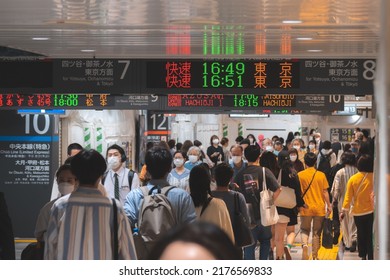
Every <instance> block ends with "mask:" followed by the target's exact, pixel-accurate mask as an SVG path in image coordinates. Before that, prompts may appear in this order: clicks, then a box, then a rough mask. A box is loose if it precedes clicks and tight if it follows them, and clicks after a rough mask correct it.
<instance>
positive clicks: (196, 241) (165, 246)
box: [148, 221, 241, 260]
mask: <svg viewBox="0 0 390 280" xmlns="http://www.w3.org/2000/svg"><path fill="white" fill-rule="evenodd" d="M240 250H241V249H240V248H237V247H236V246H235V245H234V244H233V242H232V241H231V240H230V238H229V237H228V235H227V234H226V233H225V232H224V231H223V230H222V229H221V228H220V227H218V226H217V225H214V224H211V223H207V222H202V221H198V222H194V223H190V224H183V225H180V226H179V227H176V228H174V229H172V230H171V231H169V232H168V233H167V234H166V235H164V236H163V237H162V238H161V239H160V240H159V242H157V243H156V245H155V246H154V247H153V249H152V250H151V252H150V254H149V256H148V259H149V260H238V259H240V258H241V252H240Z"/></svg>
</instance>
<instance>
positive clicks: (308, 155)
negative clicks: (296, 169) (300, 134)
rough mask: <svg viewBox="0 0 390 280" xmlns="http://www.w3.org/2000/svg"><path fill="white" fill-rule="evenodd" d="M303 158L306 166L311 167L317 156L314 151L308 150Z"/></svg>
mask: <svg viewBox="0 0 390 280" xmlns="http://www.w3.org/2000/svg"><path fill="white" fill-rule="evenodd" d="M303 160H304V161H305V164H306V165H307V166H308V167H313V166H314V165H315V164H316V162H317V156H316V154H315V153H312V152H308V153H306V154H305V157H304V158H303Z"/></svg>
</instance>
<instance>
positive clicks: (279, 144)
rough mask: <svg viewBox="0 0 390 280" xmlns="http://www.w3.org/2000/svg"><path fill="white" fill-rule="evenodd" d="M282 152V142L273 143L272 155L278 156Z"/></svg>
mask: <svg viewBox="0 0 390 280" xmlns="http://www.w3.org/2000/svg"><path fill="white" fill-rule="evenodd" d="M282 150H283V144H282V142H280V141H279V140H276V141H275V143H274V151H273V153H274V155H275V156H278V155H279V153H280V152H281V151H282Z"/></svg>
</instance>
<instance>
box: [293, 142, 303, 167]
mask: <svg viewBox="0 0 390 280" xmlns="http://www.w3.org/2000/svg"><path fill="white" fill-rule="evenodd" d="M291 144H292V148H294V149H295V150H297V151H298V159H299V160H300V161H301V162H303V161H304V157H305V154H306V151H305V150H304V149H302V143H301V140H300V139H294V140H293V141H292V142H291Z"/></svg>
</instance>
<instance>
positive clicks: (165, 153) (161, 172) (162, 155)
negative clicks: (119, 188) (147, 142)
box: [124, 146, 196, 227]
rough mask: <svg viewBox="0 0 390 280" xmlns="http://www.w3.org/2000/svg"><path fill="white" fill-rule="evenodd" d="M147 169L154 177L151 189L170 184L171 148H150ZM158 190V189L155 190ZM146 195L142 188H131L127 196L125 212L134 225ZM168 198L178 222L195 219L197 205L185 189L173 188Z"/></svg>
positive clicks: (146, 162) (183, 222)
mask: <svg viewBox="0 0 390 280" xmlns="http://www.w3.org/2000/svg"><path fill="white" fill-rule="evenodd" d="M145 164H146V169H147V171H148V172H149V174H150V175H151V177H152V179H151V180H150V181H149V182H148V184H147V185H146V187H147V188H148V189H149V190H151V189H152V188H153V187H154V186H159V187H160V188H164V187H166V186H168V185H169V184H168V182H167V176H168V174H169V172H170V171H171V168H172V155H171V153H170V151H169V150H167V149H164V148H162V147H159V146H155V147H153V148H151V149H149V150H148V151H147V152H146V155H145ZM155 191H157V190H155ZM143 198H144V195H143V193H142V190H141V188H137V189H134V190H131V191H130V193H129V194H128V195H127V197H126V201H125V206H124V208H125V212H126V215H127V217H128V218H129V220H130V222H131V224H132V226H133V227H135V224H136V223H138V215H139V209H140V206H141V203H142V201H143ZM167 198H168V200H169V202H170V203H171V205H172V207H173V209H174V212H175V215H176V221H177V223H178V224H186V223H191V222H193V221H195V219H196V214H195V206H194V203H193V202H192V199H191V196H190V195H189V194H188V193H187V192H186V191H185V190H183V189H180V188H173V189H171V190H170V191H169V192H168V194H167Z"/></svg>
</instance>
